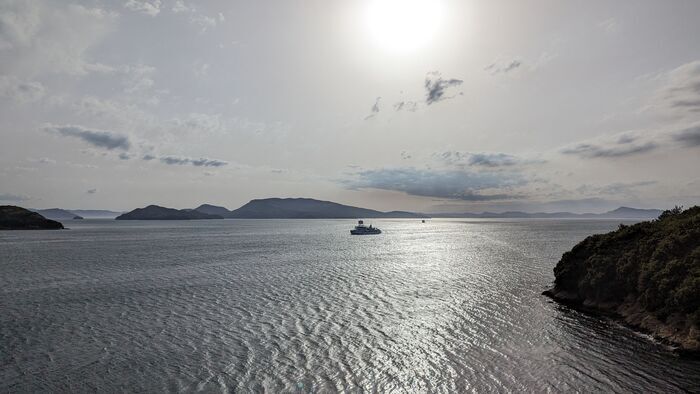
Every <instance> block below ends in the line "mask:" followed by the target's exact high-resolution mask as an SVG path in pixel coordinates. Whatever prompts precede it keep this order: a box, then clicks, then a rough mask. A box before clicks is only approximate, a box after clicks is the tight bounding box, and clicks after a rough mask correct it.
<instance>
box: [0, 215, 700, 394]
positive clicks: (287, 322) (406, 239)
mask: <svg viewBox="0 0 700 394" xmlns="http://www.w3.org/2000/svg"><path fill="white" fill-rule="evenodd" d="M366 223H367V224H369V222H367V221H366ZM619 223H620V221H619V220H618V221H615V220H547V219H542V220H532V219H530V220H494V219H484V220H471V219H470V220H459V219H440V220H438V219H431V220H426V223H421V221H420V220H378V219H377V220H373V221H372V224H373V225H375V226H377V227H380V228H381V229H382V231H383V232H382V234H380V235H368V236H351V235H350V232H349V230H350V229H351V228H352V227H353V226H354V224H355V222H354V221H351V220H202V221H115V220H82V221H80V220H75V221H67V222H65V223H64V224H65V225H66V226H67V227H68V228H69V229H68V230H64V231H3V232H0V392H8V393H15V392H18V393H24V392H32V393H34V392H71V393H82V392H149V393H153V392H241V393H248V392H273V393H276V392H338V391H341V392H401V393H404V392H409V393H422V392H437V393H440V392H460V393H461V392H485V393H489V392H498V393H503V392H561V391H566V392H571V391H578V392H664V393H669V392H700V361H699V360H697V359H695V360H694V359H688V358H684V357H679V356H678V355H677V354H676V353H674V352H673V351H672V349H670V348H669V347H668V346H665V345H663V344H661V343H658V342H655V341H654V340H653V339H652V338H650V337H649V336H646V335H642V334H638V333H636V332H634V331H632V330H630V329H628V328H627V327H625V326H623V325H621V324H619V323H618V322H616V321H614V320H612V319H610V318H607V317H602V316H593V315H588V314H584V313H580V312H577V311H575V310H572V309H569V308H567V307H565V306H562V305H559V304H557V303H554V302H552V301H551V300H549V299H548V298H546V297H544V296H542V295H541V293H542V291H543V290H545V289H547V288H549V287H551V285H552V281H553V279H554V275H553V272H552V269H553V268H554V266H555V265H556V263H557V261H558V260H559V259H560V257H561V255H562V253H564V252H565V251H567V250H569V249H571V247H573V246H574V245H575V244H576V243H578V242H579V241H581V240H583V239H584V238H585V237H586V236H588V235H591V234H594V233H602V232H607V231H609V230H612V229H614V228H616V227H617V226H618V224H619ZM626 223H629V222H626Z"/></svg>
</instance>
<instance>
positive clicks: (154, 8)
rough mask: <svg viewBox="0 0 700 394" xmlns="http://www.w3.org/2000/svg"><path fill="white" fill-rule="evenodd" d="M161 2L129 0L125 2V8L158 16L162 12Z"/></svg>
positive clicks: (156, 0) (158, 0)
mask: <svg viewBox="0 0 700 394" xmlns="http://www.w3.org/2000/svg"><path fill="white" fill-rule="evenodd" d="M160 4H161V2H160V0H127V2H126V3H124V8H127V9H129V10H131V11H136V12H141V13H143V14H146V15H149V16H156V15H158V14H159V13H160Z"/></svg>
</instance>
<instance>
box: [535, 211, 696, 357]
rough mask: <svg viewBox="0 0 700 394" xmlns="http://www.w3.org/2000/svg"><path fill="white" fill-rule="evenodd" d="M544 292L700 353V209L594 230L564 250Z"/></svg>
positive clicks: (563, 301) (691, 351)
mask: <svg viewBox="0 0 700 394" xmlns="http://www.w3.org/2000/svg"><path fill="white" fill-rule="evenodd" d="M554 275H555V280H554V288H552V289H550V290H547V291H545V292H544V293H543V294H545V295H547V296H549V297H551V298H553V299H554V300H556V301H559V302H562V303H565V304H567V305H571V306H574V307H578V308H581V309H584V310H588V311H596V312H602V313H606V314H611V315H615V316H617V317H619V318H620V319H621V320H622V321H623V322H624V323H626V324H627V325H630V326H632V327H634V328H637V329H639V330H640V331H643V332H646V333H649V334H652V335H653V336H654V337H656V338H657V339H660V340H662V341H665V342H667V343H669V344H672V345H675V346H676V347H677V349H678V350H679V351H680V352H685V353H691V354H694V355H697V354H699V353H700V331H699V327H700V207H699V206H695V207H693V208H690V209H687V210H685V211H683V210H682V209H681V208H675V209H672V210H669V211H665V212H663V213H662V214H661V215H660V216H659V218H658V219H656V220H653V221H649V222H641V223H637V224H634V225H631V226H626V225H622V224H621V225H620V226H619V228H618V229H617V230H615V231H612V232H610V233H607V234H598V235H592V236H590V237H588V238H586V239H585V240H583V241H582V242H580V243H579V244H578V245H576V246H574V248H573V249H572V250H571V251H568V252H566V253H564V255H563V256H562V258H561V260H560V261H559V263H557V265H556V267H555V268H554Z"/></svg>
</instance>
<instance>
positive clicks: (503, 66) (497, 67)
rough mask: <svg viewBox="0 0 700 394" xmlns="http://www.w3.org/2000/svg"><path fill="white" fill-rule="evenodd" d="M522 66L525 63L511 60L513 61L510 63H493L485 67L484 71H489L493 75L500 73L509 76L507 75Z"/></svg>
mask: <svg viewBox="0 0 700 394" xmlns="http://www.w3.org/2000/svg"><path fill="white" fill-rule="evenodd" d="M522 65H523V62H522V61H520V60H517V59H516V60H511V61H508V62H505V63H503V62H494V63H491V64H489V65H488V66H486V67H484V71H488V72H490V73H491V74H499V73H503V74H507V73H509V72H511V71H513V70H515V69H517V68H519V67H520V66H522Z"/></svg>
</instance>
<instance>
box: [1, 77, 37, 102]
mask: <svg viewBox="0 0 700 394" xmlns="http://www.w3.org/2000/svg"><path fill="white" fill-rule="evenodd" d="M45 95H46V88H45V87H44V85H42V84H41V83H40V82H36V81H26V80H21V79H19V78H17V77H15V76H9V75H0V97H6V98H9V99H10V100H12V101H14V102H16V103H20V104H24V103H32V102H35V101H38V100H39V99H41V98H42V97H44V96H45Z"/></svg>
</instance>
